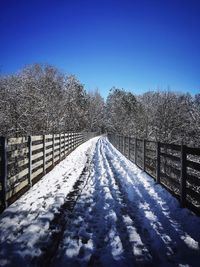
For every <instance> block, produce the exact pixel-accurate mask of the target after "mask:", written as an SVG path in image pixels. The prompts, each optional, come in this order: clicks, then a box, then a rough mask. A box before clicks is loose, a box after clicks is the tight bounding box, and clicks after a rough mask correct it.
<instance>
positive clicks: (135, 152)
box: [134, 138, 137, 165]
mask: <svg viewBox="0 0 200 267" xmlns="http://www.w3.org/2000/svg"><path fill="white" fill-rule="evenodd" d="M134 154H135V164H136V165H137V138H135V151H134Z"/></svg>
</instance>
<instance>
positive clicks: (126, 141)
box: [108, 134, 200, 215]
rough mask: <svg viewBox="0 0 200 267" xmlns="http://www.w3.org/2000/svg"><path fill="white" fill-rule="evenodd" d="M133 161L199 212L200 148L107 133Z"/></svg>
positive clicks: (184, 204) (182, 202)
mask: <svg viewBox="0 0 200 267" xmlns="http://www.w3.org/2000/svg"><path fill="white" fill-rule="evenodd" d="M108 138H109V141H110V142H111V143H112V144H113V145H114V146H115V147H116V148H117V149H118V150H119V151H120V152H121V153H122V154H124V155H125V156H126V157H127V158H128V159H129V160H130V161H132V162H134V163H135V164H136V165H137V166H138V167H140V168H141V169H143V170H144V171H145V172H147V173H148V174H149V175H151V176H152V177H153V178H154V179H155V180H156V182H157V183H159V184H161V185H163V186H164V187H165V188H166V189H167V190H168V191H170V192H171V193H172V194H173V195H174V196H176V197H177V198H178V199H179V200H180V203H181V206H182V207H189V208H190V209H192V210H193V211H194V212H196V213H197V214H199V215H200V148H191V147H187V146H185V145H175V144H165V143H160V142H154V141H148V140H142V139H138V138H132V137H127V136H122V135H115V134H108Z"/></svg>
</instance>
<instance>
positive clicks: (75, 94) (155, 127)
mask: <svg viewBox="0 0 200 267" xmlns="http://www.w3.org/2000/svg"><path fill="white" fill-rule="evenodd" d="M67 131H98V132H101V133H102V132H114V133H117V134H124V135H129V136H137V137H138V138H145V139H150V140H156V141H162V142H168V143H181V142H184V143H185V144H187V145H192V146H198V145H200V141H199V136H200V94H197V95H195V96H191V95H190V94H189V93H176V92H173V91H156V92H155V91H149V92H146V93H144V94H142V95H135V94H134V93H132V92H129V91H126V90H123V89H118V88H115V87H113V88H112V89H111V90H110V92H109V95H108V97H107V99H106V100H104V99H103V97H102V96H101V94H100V93H99V92H98V90H94V91H93V92H87V91H86V90H85V88H84V85H83V84H82V83H81V82H80V81H79V80H78V79H77V78H76V76H74V75H66V74H64V73H62V72H60V71H59V70H58V69H57V68H55V67H53V66H50V65H42V64H34V65H29V66H26V67H25V68H23V69H22V70H21V71H20V72H18V73H17V74H15V75H8V76H5V75H1V76H0V135H2V136H20V135H33V134H46V133H59V132H67Z"/></svg>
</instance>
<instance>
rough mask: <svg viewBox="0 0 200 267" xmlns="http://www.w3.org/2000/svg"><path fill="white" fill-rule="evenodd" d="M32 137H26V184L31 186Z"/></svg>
mask: <svg viewBox="0 0 200 267" xmlns="http://www.w3.org/2000/svg"><path fill="white" fill-rule="evenodd" d="M31 176H32V137H31V135H29V137H28V184H29V186H30V187H31V186H32V179H31Z"/></svg>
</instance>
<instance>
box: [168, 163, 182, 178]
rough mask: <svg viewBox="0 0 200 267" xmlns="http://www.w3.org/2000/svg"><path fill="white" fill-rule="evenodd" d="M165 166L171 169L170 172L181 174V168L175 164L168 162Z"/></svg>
mask: <svg viewBox="0 0 200 267" xmlns="http://www.w3.org/2000/svg"><path fill="white" fill-rule="evenodd" d="M165 167H166V168H168V169H169V170H170V172H173V173H174V174H175V175H177V176H180V175H181V170H179V169H177V168H175V167H174V166H171V165H169V164H167V163H165Z"/></svg>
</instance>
